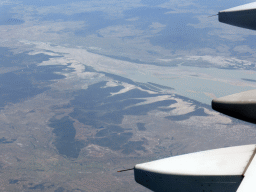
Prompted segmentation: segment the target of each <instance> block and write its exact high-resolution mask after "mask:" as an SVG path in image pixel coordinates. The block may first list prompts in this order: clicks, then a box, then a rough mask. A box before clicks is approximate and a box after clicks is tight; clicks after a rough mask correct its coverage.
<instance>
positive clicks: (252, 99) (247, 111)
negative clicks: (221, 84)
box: [134, 2, 256, 192]
mask: <svg viewBox="0 0 256 192" xmlns="http://www.w3.org/2000/svg"><path fill="white" fill-rule="evenodd" d="M218 16H219V21H220V22H223V23H227V24H230V25H235V26H238V27H243V28H248V29H253V30H256V2H254V3H250V4H246V5H242V6H238V7H235V8H231V9H227V10H224V11H220V12H219V13H218ZM212 108H213V109H215V110H216V111H219V112H221V113H224V114H226V115H229V116H232V117H235V118H238V119H241V120H244V121H248V122H251V123H255V124H256V90H252V91H246V92H242V93H238V94H234V95H230V96H226V97H222V98H219V99H214V100H213V101H212ZM255 153H256V144H254V145H245V146H237V147H229V148H221V149H215V150H209V151H203V152H197V153H191V154H186V155H180V156H176V157H170V158H166V159H160V160H157V161H152V162H148V163H143V164H138V165H136V166H135V167H134V176H135V180H136V181H137V182H138V183H140V184H141V185H143V186H145V187H147V188H149V189H151V190H153V191H156V192H162V191H171V192H198V191H200V192H255V191H256V157H255Z"/></svg>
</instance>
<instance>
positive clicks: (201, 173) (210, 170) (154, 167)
mask: <svg viewBox="0 0 256 192" xmlns="http://www.w3.org/2000/svg"><path fill="white" fill-rule="evenodd" d="M255 153H256V145H245V146H237V147H229V148H222V149H215V150H209V151H202V152H197V153H191V154H186V155H180V156H176V157H170V158H166V159H161V160H157V161H152V162H148V163H143V164H138V165H136V166H135V168H134V174H135V180H136V182H138V183H140V184H141V185H143V186H145V187H147V188H149V189H151V190H153V191H157V192H160V191H161V192H162V191H173V192H176V191H177V192H197V191H205V192H235V191H237V192H252V191H254V192H255V191H256V190H255V189H256V182H255V181H256V171H255V170H256V157H255ZM240 184H241V185H240ZM239 185H240V186H239ZM238 187H239V189H238ZM237 189H238V190H237Z"/></svg>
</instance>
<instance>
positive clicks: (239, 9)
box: [220, 2, 256, 12]
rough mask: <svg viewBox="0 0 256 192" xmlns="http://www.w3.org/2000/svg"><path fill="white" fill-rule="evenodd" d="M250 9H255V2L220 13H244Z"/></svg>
mask: <svg viewBox="0 0 256 192" xmlns="http://www.w3.org/2000/svg"><path fill="white" fill-rule="evenodd" d="M251 9H256V2H253V3H248V4H245V5H240V6H237V7H233V8H230V9H226V10H223V11H220V12H232V11H244V10H251Z"/></svg>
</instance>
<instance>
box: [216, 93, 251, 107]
mask: <svg viewBox="0 0 256 192" xmlns="http://www.w3.org/2000/svg"><path fill="white" fill-rule="evenodd" d="M213 102H222V103H234V104H242V103H243V104H255V103H256V90H250V91H245V92H241V93H236V94H233V95H228V96H225V97H221V98H218V99H214V100H213Z"/></svg>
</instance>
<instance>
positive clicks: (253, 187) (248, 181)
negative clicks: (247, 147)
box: [237, 156, 256, 192]
mask: <svg viewBox="0 0 256 192" xmlns="http://www.w3.org/2000/svg"><path fill="white" fill-rule="evenodd" d="M255 191H256V157H255V156H254V158H253V160H252V162H251V163H250V165H249V167H248V169H247V171H246V172H245V174H244V179H243V181H242V183H241V185H240V186H239V188H238V190H237V192H255Z"/></svg>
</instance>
